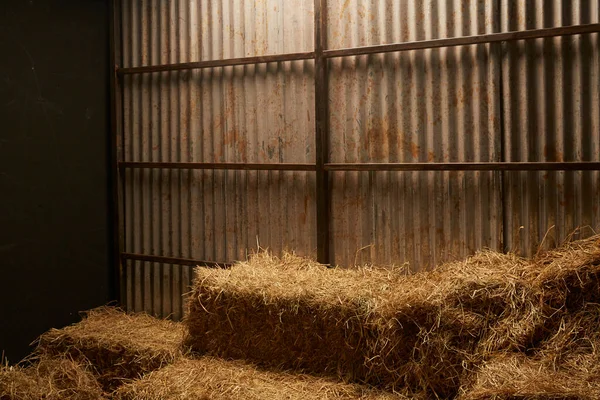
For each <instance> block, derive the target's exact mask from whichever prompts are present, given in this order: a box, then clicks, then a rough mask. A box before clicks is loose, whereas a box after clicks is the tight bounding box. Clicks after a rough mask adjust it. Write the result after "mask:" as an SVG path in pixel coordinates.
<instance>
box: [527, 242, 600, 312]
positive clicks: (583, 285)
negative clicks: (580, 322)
mask: <svg viewBox="0 0 600 400" xmlns="http://www.w3.org/2000/svg"><path fill="white" fill-rule="evenodd" d="M533 263H534V264H535V265H536V268H535V269H533V271H534V272H535V273H534V275H532V276H531V277H530V279H531V280H532V282H533V283H534V284H536V285H538V286H539V287H540V288H541V290H542V291H543V296H544V303H545V304H546V305H548V306H550V307H551V308H552V310H553V311H557V310H564V309H569V310H573V309H577V308H579V307H581V305H582V304H583V303H585V302H596V303H598V302H600V236H593V237H590V238H588V239H584V240H578V241H574V242H569V243H566V244H564V245H563V246H561V247H559V248H557V249H554V250H551V251H547V252H545V253H543V254H541V255H540V256H538V257H536V258H535V259H534V260H533Z"/></svg>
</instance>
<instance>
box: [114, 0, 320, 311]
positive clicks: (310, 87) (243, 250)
mask: <svg viewBox="0 0 600 400" xmlns="http://www.w3.org/2000/svg"><path fill="white" fill-rule="evenodd" d="M312 3H313V2H312V0H310V1H309V0H297V1H283V0H277V1H275V0H264V1H256V2H255V1H244V0H230V1H220V0H219V1H216V0H215V1H194V0H178V1H169V2H166V1H161V0H153V1H149V0H142V1H140V0H124V1H123V8H122V13H123V29H122V31H123V66H124V67H135V66H144V65H157V64H168V63H176V62H190V61H203V60H212V59H221V58H230V57H243V56H255V55H265V54H275V53H284V52H298V51H306V50H312V46H313V26H312V18H313V16H312ZM123 91H124V97H123V104H124V114H123V115H124V121H123V123H124V129H123V132H124V143H123V150H124V151H123V153H124V156H125V160H124V161H162V162H256V163H262V162H271V163H274V162H285V163H292V162H298V163H314V161H315V154H314V151H315V146H314V106H313V104H314V63H313V62H312V61H291V62H281V63H269V64H260V65H256V66H254V65H248V66H236V67H220V68H213V69H203V70H192V71H179V72H158V73H151V74H143V75H130V76H129V75H128V76H124V77H123ZM314 179H315V178H314V173H312V172H283V171H282V172H278V171H273V172H271V171H260V172H259V171H222V170H219V171H202V170H193V171H187V170H159V169H135V170H129V169H128V170H126V172H125V188H124V189H125V190H124V193H125V196H124V197H125V213H124V214H125V216H124V218H125V226H126V229H125V251H127V252H132V253H142V254H152V255H162V256H173V257H183V258H193V259H203V260H209V261H210V260H212V261H219V262H227V261H234V260H239V259H244V258H245V257H246V255H247V253H248V252H250V251H254V250H256V249H257V247H258V246H260V247H262V248H269V249H271V250H273V251H275V252H276V253H280V252H281V251H283V249H290V250H295V251H297V252H298V253H299V254H302V255H307V256H314V253H315V249H316V215H315V207H314V203H315V182H314ZM190 279H191V269H189V268H188V267H181V266H175V265H163V264H158V263H148V262H139V261H137V262H134V261H130V262H129V263H128V266H127V280H128V301H127V304H128V307H129V309H132V310H146V311H149V312H153V313H155V314H157V315H168V314H173V315H174V316H175V317H176V318H178V317H179V316H181V310H182V308H181V307H182V299H181V295H182V294H183V293H185V292H186V290H185V286H186V285H187V284H188V282H189V281H190Z"/></svg>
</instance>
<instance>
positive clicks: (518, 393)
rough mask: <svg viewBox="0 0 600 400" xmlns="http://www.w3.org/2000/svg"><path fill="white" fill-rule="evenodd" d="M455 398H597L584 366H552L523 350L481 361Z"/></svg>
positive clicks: (597, 390)
mask: <svg viewBox="0 0 600 400" xmlns="http://www.w3.org/2000/svg"><path fill="white" fill-rule="evenodd" d="M474 380H475V382H474V384H473V385H472V386H471V387H470V388H465V389H464V390H463V392H462V393H461V395H460V396H459V397H458V400H547V399H553V400H558V399H564V400H597V399H599V398H600V385H599V384H598V379H597V377H594V376H592V375H591V374H590V373H589V371H586V370H585V369H584V368H577V369H569V368H556V367H553V366H551V365H548V364H545V363H543V362H541V361H540V360H537V359H532V358H528V357H526V356H525V355H523V354H512V355H508V354H505V355H500V356H498V357H497V358H495V359H492V360H491V361H489V362H487V363H485V364H484V365H483V366H482V367H481V368H480V369H479V370H478V372H477V373H476V375H475V379H474Z"/></svg>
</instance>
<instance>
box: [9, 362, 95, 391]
mask: <svg viewBox="0 0 600 400" xmlns="http://www.w3.org/2000/svg"><path fill="white" fill-rule="evenodd" d="M29 362H31V365H29V366H27V367H25V366H14V367H9V366H1V367H0V399H2V400H41V399H46V400H59V399H64V400H101V399H104V398H105V397H104V395H103V392H102V388H101V387H100V384H99V383H98V381H97V380H96V378H95V377H94V375H93V374H92V373H91V371H90V370H89V365H85V364H82V363H78V362H75V361H73V360H71V359H68V358H42V359H37V360H29Z"/></svg>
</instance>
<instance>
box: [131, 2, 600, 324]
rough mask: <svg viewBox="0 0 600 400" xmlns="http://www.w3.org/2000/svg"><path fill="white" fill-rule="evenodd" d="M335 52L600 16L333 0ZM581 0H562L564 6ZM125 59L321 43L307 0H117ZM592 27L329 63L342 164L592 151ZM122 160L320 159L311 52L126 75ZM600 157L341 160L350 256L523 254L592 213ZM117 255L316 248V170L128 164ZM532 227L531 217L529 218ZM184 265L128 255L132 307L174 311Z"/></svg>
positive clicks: (342, 215) (225, 255) (200, 56)
mask: <svg viewBox="0 0 600 400" xmlns="http://www.w3.org/2000/svg"><path fill="white" fill-rule="evenodd" d="M327 3H328V7H327V16H328V20H327V21H328V29H327V37H328V43H327V48H329V49H339V48H348V47H356V46H364V45H373V44H385V43H396V42H406V41H414V40H424V39H434V38H445V37H456V36H468V35H476V34H482V33H492V32H500V31H508V30H511V31H512V30H523V29H530V28H538V27H549V26H560V25H571V24H580V23H589V22H598V10H599V8H600V7H599V3H600V2H598V1H593V2H592V1H590V2H588V1H584V0H581V1H573V2H563V1H560V0H553V1H545V0H538V1H533V0H532V1H518V0H495V1H488V0H400V1H398V0H365V1H363V0H344V1H342V0H328V2H327ZM567 3H569V6H567V5H566V4H567ZM122 4H123V7H122V10H121V11H122V20H123V26H122V30H123V42H122V48H123V58H124V59H123V66H124V67H135V66H143V65H156V64H167V63H176V62H188V61H201V60H202V61H204V60H215V59H224V58H234V57H246V56H258V55H267V54H282V53H292V52H304V51H312V50H313V46H314V36H313V19H314V10H313V1H312V0H293V1H290V0H286V1H284V0H260V1H259V0H252V1H250V0H209V1H204V0H177V1H169V2H166V1H161V0H153V1H151V0H123V1H122ZM598 49H599V44H598V35H597V34H593V35H582V36H574V37H566V38H555V39H541V40H535V41H526V42H522V41H521V42H514V43H506V44H482V45H475V46H462V47H455V48H443V49H432V50H418V51H409V52H402V53H389V54H384V55H369V56H358V57H346V58H337V59H332V60H330V61H329V90H330V93H329V108H330V116H329V127H330V134H331V136H330V155H329V157H330V161H331V162H458V161H481V162H486V161H490V162H497V161H560V160H566V161H568V160H573V161H575V160H582V161H587V160H589V161H600V160H599V158H600V143H599V134H598V132H599V128H600V121H599V118H600V109H599V103H600V93H599V90H600V89H599V87H600V82H599V79H600V67H599V55H598ZM123 90H124V126H123V132H124V143H123V149H124V154H125V161H171V162H184V161H190V162H256V163H261V162H294V163H314V162H315V143H314V129H315V128H314V126H315V123H314V118H315V115H314V114H315V112H314V109H315V107H314V101H315V94H314V64H313V61H292V62H281V63H269V64H259V65H256V66H254V65H250V66H236V67H220V68H212V69H202V70H192V71H181V72H160V73H150V74H142V75H125V77H124V80H123ZM599 180H600V176H599V173H598V172H566V173H565V172H543V173H542V172H508V173H501V172H332V173H331V174H330V185H331V191H332V220H331V224H332V225H331V229H332V232H331V240H332V258H333V262H334V263H337V264H340V265H351V264H354V263H364V262H372V263H377V264H400V263H404V262H409V263H410V264H411V266H412V268H413V269H414V270H416V269H423V268H430V267H432V266H433V265H435V264H437V263H440V262H443V261H446V260H449V259H455V258H460V257H463V256H465V255H467V254H468V253H471V252H473V251H475V250H476V249H480V248H482V247H491V248H493V249H502V248H503V247H504V248H511V249H520V250H522V251H523V252H524V253H531V252H532V251H534V250H535V249H536V248H537V245H538V244H539V242H540V241H541V239H542V238H543V237H544V234H545V233H546V231H547V230H548V229H549V228H550V227H551V226H553V225H556V229H555V230H553V231H551V234H550V235H549V237H550V238H551V240H547V241H546V242H545V243H546V244H551V243H552V241H557V240H562V239H563V238H564V237H565V236H566V235H567V234H568V233H569V232H571V231H573V230H574V229H575V228H577V227H580V226H585V225H590V226H592V227H596V228H597V227H599V226H600V215H599V210H598V207H599V204H600V183H599ZM124 182H125V190H124V197H125V210H124V218H125V226H126V231H125V237H126V243H125V251H127V252H132V253H142V254H154V255H162V256H173V257H183V258H194V259H205V260H213V261H221V262H223V261H233V260H237V259H243V258H245V257H246V254H247V252H248V251H252V250H253V249H256V248H257V246H258V245H260V246H261V247H263V248H265V247H268V248H270V249H272V250H274V251H275V252H281V251H282V250H283V249H291V250H295V251H296V252H298V253H300V254H302V255H308V256H314V255H315V253H316V210H315V198H316V194H315V193H316V188H315V174H314V172H269V171H263V172H254V171H250V172H248V171H185V170H182V171H178V170H158V169H157V170H148V169H134V170H127V172H126V174H125V176H124ZM520 227H523V228H520ZM190 280H191V268H190V267H185V266H184V267H181V266H176V265H163V264H156V263H149V262H138V261H135V262H134V261H131V262H130V263H129V264H128V265H127V285H128V290H127V292H128V298H127V299H126V302H127V306H128V307H129V308H130V309H132V310H148V311H151V312H154V313H156V314H159V315H167V314H170V313H173V315H174V316H175V317H176V318H179V317H181V313H182V294H183V293H185V291H186V290H187V289H186V288H187V285H188V284H189V282H190Z"/></svg>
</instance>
